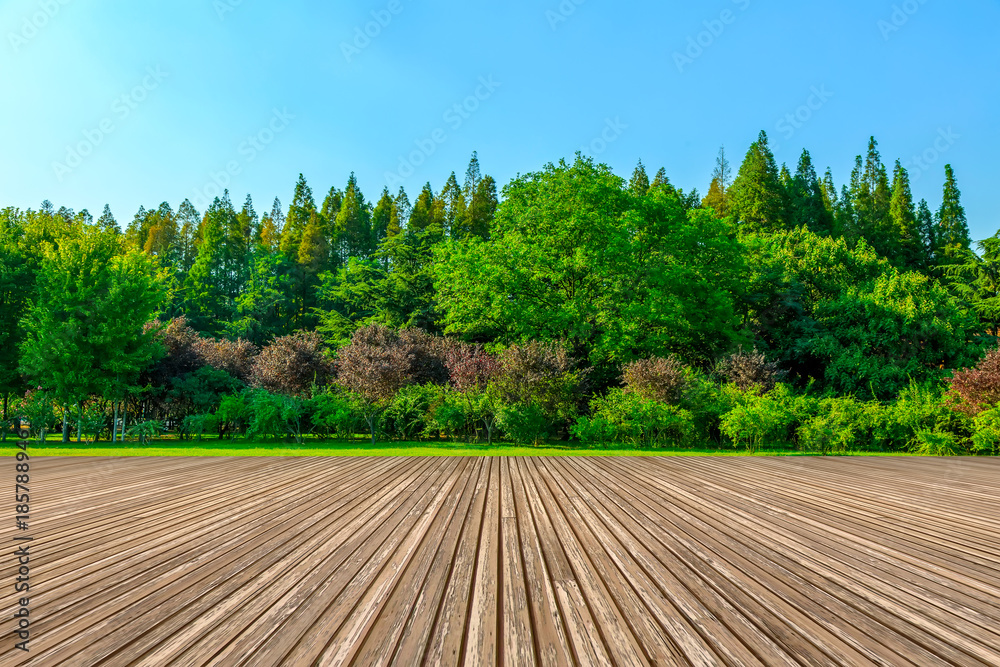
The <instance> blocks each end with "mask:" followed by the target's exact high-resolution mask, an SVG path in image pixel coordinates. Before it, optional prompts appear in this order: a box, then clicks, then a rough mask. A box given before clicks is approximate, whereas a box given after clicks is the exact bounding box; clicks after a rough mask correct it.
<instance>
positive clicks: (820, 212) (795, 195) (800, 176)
mask: <svg viewBox="0 0 1000 667" xmlns="http://www.w3.org/2000/svg"><path fill="white" fill-rule="evenodd" d="M787 191H788V208H789V210H788V218H789V222H790V223H791V225H792V226H795V227H798V226H801V225H804V226H805V227H806V228H808V229H809V230H811V231H813V232H816V233H817V234H819V235H820V236H828V235H830V234H831V233H832V232H833V212H832V210H831V209H830V208H829V207H828V202H827V201H826V200H825V199H824V196H823V185H822V183H821V182H820V180H819V177H818V176H817V175H816V168H815V167H814V166H813V162H812V157H811V156H810V155H809V151H807V150H803V151H802V155H801V156H800V157H799V164H798V167H797V168H796V170H795V176H793V177H791V179H790V181H789V185H788V187H787Z"/></svg>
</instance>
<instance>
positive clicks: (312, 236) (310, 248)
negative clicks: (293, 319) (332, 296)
mask: <svg viewBox="0 0 1000 667" xmlns="http://www.w3.org/2000/svg"><path fill="white" fill-rule="evenodd" d="M296 259H297V261H298V264H299V267H301V269H302V271H304V272H305V274H306V275H307V276H310V277H315V276H317V275H319V273H320V272H321V271H324V270H326V269H327V268H328V267H329V264H330V244H329V242H328V241H327V240H326V235H325V234H324V233H323V224H322V222H321V218H320V215H319V213H316V212H315V211H314V212H313V213H312V214H311V215H310V216H309V222H308V223H306V228H305V230H304V231H303V232H302V242H301V243H300V244H299V254H298V257H297V258H296ZM307 308H308V305H307Z"/></svg>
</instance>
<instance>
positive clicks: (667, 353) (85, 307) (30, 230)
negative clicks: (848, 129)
mask: <svg viewBox="0 0 1000 667" xmlns="http://www.w3.org/2000/svg"><path fill="white" fill-rule="evenodd" d="M944 172H945V173H944V185H943V189H942V198H941V202H940V204H939V205H938V206H936V207H934V208H933V209H932V207H931V205H930V204H928V203H927V202H926V201H920V202H914V201H913V196H912V193H911V189H910V183H909V177H908V174H907V172H906V169H905V168H903V167H902V166H901V164H900V163H899V162H898V161H897V162H896V164H895V167H894V169H893V173H892V178H891V179H890V177H889V173H888V169H887V168H886V166H885V164H884V163H883V162H882V159H881V156H880V154H879V152H878V144H877V142H876V141H875V139H874V138H872V139H871V140H870V142H869V145H868V150H867V153H866V155H864V156H858V157H857V159H856V166H855V168H854V170H853V172H852V174H851V178H850V182H849V184H847V185H844V186H843V187H842V188H841V190H840V191H839V192H838V191H837V190H836V188H835V186H834V182H833V177H832V174H831V172H830V170H829V169H827V170H826V173H825V175H824V177H823V178H820V177H819V176H818V175H817V172H816V169H815V167H814V165H813V163H812V159H811V156H810V154H809V153H808V151H803V153H802V156H801V157H800V159H799V161H798V165H797V167H796V170H795V173H794V174H792V173H791V172H790V171H789V169H788V168H787V167H786V166H784V165H782V167H781V168H780V169H779V168H778V167H777V165H776V161H775V158H774V156H773V154H772V153H771V151H770V148H769V147H768V142H767V136H766V134H765V133H763V132H762V133H761V134H760V136H759V138H758V139H757V141H755V142H754V143H753V144H752V145H751V146H750V148H749V150H748V151H747V153H746V157H745V158H744V160H743V162H742V164H741V165H740V168H739V169H738V171H737V174H736V175H735V177H733V176H732V170H731V168H730V165H729V162H728V160H727V157H726V155H725V151H724V150H720V154H719V156H718V159H717V161H716V168H715V171H714V173H713V174H712V179H711V182H710V185H709V189H708V193H707V195H706V196H705V197H704V198H702V197H701V196H700V195H699V193H698V192H697V190H691V191H688V192H684V191H683V190H681V189H679V188H676V187H675V186H673V185H672V184H671V183H670V180H669V178H668V177H667V175H666V173H665V171H664V170H663V169H660V170H659V171H658V172H657V173H656V174H655V175H654V177H653V178H652V179H650V177H649V175H648V173H647V172H646V170H645V167H644V166H643V165H642V163H641V162H640V163H639V165H638V166H637V167H636V169H635V171H634V173H633V174H632V176H631V178H630V179H629V180H626V179H624V178H621V177H619V176H617V175H615V174H614V173H613V172H612V171H611V170H610V169H609V168H608V167H606V166H605V165H601V164H595V163H594V162H593V161H592V160H590V159H588V158H585V157H583V156H581V155H577V157H576V159H575V160H574V161H572V162H567V161H565V160H561V161H560V162H558V163H555V164H552V163H550V164H547V165H545V166H544V168H543V169H541V170H539V171H537V172H532V173H528V174H525V175H520V176H518V177H517V178H515V179H513V180H512V181H511V182H510V183H509V184H508V185H507V186H506V187H505V188H503V192H502V201H500V198H499V197H498V194H497V187H496V183H495V181H494V180H493V179H492V178H491V177H490V176H488V175H482V174H481V172H480V166H479V162H478V158H477V156H476V155H475V154H473V156H472V159H471V161H470V163H469V165H468V168H467V170H466V175H465V178H464V182H463V183H462V184H460V183H459V180H458V178H457V177H456V175H455V173H454V172H453V173H452V174H451V175H450V176H449V178H448V179H447V180H446V182H445V185H444V186H443V187H442V188H441V190H440V191H438V192H437V193H435V191H434V190H433V189H432V187H431V185H430V184H429V183H428V184H426V185H425V186H424V187H423V188H422V190H421V191H420V193H419V195H417V196H416V199H415V201H414V202H413V203H412V204H411V203H410V200H409V197H408V196H407V193H406V192H405V190H404V189H402V188H400V190H399V192H398V193H396V194H395V195H393V194H391V193H389V191H388V190H387V189H384V190H383V192H382V194H381V196H380V198H379V199H378V200H377V201H374V202H372V201H369V200H367V199H366V198H365V196H364V195H363V193H362V192H361V189H360V187H359V186H358V183H357V181H356V179H355V177H354V176H353V174H352V175H351V177H350V178H349V179H348V182H347V184H346V186H345V188H344V189H343V190H340V189H338V188H337V187H332V188H331V189H330V190H329V191H328V193H327V195H326V197H325V199H324V201H323V203H322V205H318V204H317V201H316V199H315V197H314V195H313V192H312V189H311V188H310V186H309V185H308V183H307V181H306V179H305V178H304V177H303V176H302V175H300V176H299V179H298V181H297V183H296V185H295V188H294V191H293V196H292V201H291V204H290V205H289V206H288V208H287V209H285V208H284V207H283V206H282V205H281V204H280V202H279V201H278V200H277V199H276V200H275V202H274V204H273V206H272V208H271V210H270V212H268V213H265V214H264V215H258V214H257V212H256V211H255V209H254V204H253V202H252V200H251V199H250V197H249V196H248V197H247V198H246V200H245V202H244V204H243V206H242V208H241V209H239V210H237V209H236V207H234V206H233V204H232V202H231V200H230V197H229V193H228V192H226V193H225V194H224V195H223V196H221V197H219V198H217V199H216V200H215V201H214V202H213V203H212V204H211V206H210V207H209V209H208V210H207V211H205V212H204V213H199V212H198V211H196V210H195V208H194V206H192V205H191V203H190V202H189V201H185V202H183V203H181V205H180V206H179V207H178V208H177V210H176V211H174V210H173V209H172V208H171V206H170V205H169V204H166V203H164V204H161V205H160V206H159V207H157V208H156V209H150V210H147V209H145V208H141V209H140V210H139V212H138V213H137V214H136V215H135V216H134V218H133V219H132V220H131V221H130V222H129V223H128V224H127V225H126V226H125V229H124V230H122V229H121V227H120V226H119V224H118V223H117V221H116V220H115V218H114V216H113V215H112V213H111V210H110V208H109V207H105V209H104V212H103V214H102V215H101V217H100V218H99V219H98V220H96V221H94V220H93V219H92V217H91V216H90V214H89V213H88V212H87V211H81V212H79V213H75V212H74V211H72V210H70V209H66V208H60V209H58V210H56V209H55V208H54V206H52V205H51V204H49V203H48V202H45V203H43V205H42V206H41V208H40V209H38V210H37V211H36V210H30V209H29V210H27V211H20V210H17V209H13V208H7V209H3V210H2V211H0V221H2V224H0V356H2V357H3V359H2V362H3V363H2V375H0V393H2V394H3V395H4V419H5V420H6V421H7V422H8V423H12V421H13V420H14V419H17V418H20V417H21V416H23V415H28V414H31V415H34V420H33V423H35V424H38V425H41V424H46V425H48V426H50V427H51V426H52V425H53V424H56V423H57V422H59V421H61V422H62V426H63V436H64V438H68V437H70V434H71V432H72V431H76V434H77V437H78V438H80V437H82V436H83V435H85V434H87V433H92V434H94V435H95V437H96V435H99V434H101V433H106V434H108V435H109V436H110V438H111V439H117V438H119V437H120V434H121V433H123V432H125V430H126V428H127V426H126V425H128V424H131V426H132V428H131V429H130V431H131V432H132V433H134V434H138V435H140V437H143V438H145V437H146V436H147V435H152V434H153V433H155V432H157V431H158V430H162V429H163V428H170V429H172V430H176V431H178V432H179V433H181V434H182V437H188V436H190V435H193V434H197V435H200V434H202V433H203V432H205V431H206V430H207V431H209V432H214V433H216V434H217V435H226V434H229V435H232V434H241V435H253V436H255V437H256V436H262V435H267V434H271V435H278V434H291V435H292V436H293V437H295V438H296V439H299V440H301V438H302V437H303V434H305V433H309V432H316V433H348V432H350V433H353V432H354V430H356V429H358V428H362V427H363V430H365V431H367V432H369V433H370V434H371V437H372V438H373V440H374V438H375V437H376V436H377V435H378V434H379V433H382V434H385V433H390V434H392V435H393V437H400V438H404V439H405V438H408V437H432V436H433V437H445V435H448V437H456V438H458V437H465V438H471V439H486V440H492V438H493V437H494V431H496V432H497V433H501V434H503V436H504V437H507V438H510V439H514V440H517V441H531V442H536V441H539V439H544V438H548V437H557V438H579V439H583V440H587V441H593V442H598V441H602V440H605V441H619V440H621V441H625V440H627V441H628V442H631V443H633V444H662V443H664V442H668V441H669V442H681V441H684V442H694V441H697V440H702V441H711V440H714V441H716V442H719V443H722V442H729V443H735V442H742V443H744V444H746V443H747V442H750V441H753V442H758V441H760V442H763V441H774V442H785V441H788V442H794V443H799V438H800V436H801V437H803V438H806V440H808V441H809V442H813V441H814V440H815V438H813V440H809V438H812V437H813V436H814V435H815V433H817V432H819V431H817V429H820V427H819V426H816V425H815V424H813V426H807V424H811V423H812V422H810V420H811V419H819V418H820V417H821V416H823V415H825V414H827V413H829V412H830V411H831V410H833V411H834V412H836V411H837V410H840V411H842V412H843V411H845V410H846V413H850V414H851V415H853V417H851V419H852V420H854V422H856V423H855V426H857V428H858V429H861V431H863V432H864V433H866V434H867V435H866V436H865V438H867V439H868V440H869V441H870V442H882V443H883V445H881V446H888V445H885V443H886V442H890V440H891V438H890V439H886V438H882V439H881V440H880V439H879V437H877V436H876V435H874V433H875V431H873V429H874V428H875V426H872V425H871V424H872V423H874V422H872V419H875V418H874V417H871V415H872V414H875V412H878V410H880V409H882V408H881V407H879V408H877V409H876V407H873V406H882V407H884V406H892V405H897V404H899V403H900V401H904V399H905V397H906V396H910V395H911V394H913V395H919V396H921V397H923V398H926V397H928V396H930V397H932V398H935V399H936V400H938V403H942V401H943V400H944V397H945V394H946V392H949V391H950V392H952V393H950V394H948V395H949V396H951V397H952V399H950V400H952V402H953V403H954V406H953V407H954V409H952V408H947V410H948V412H947V413H941V414H937V413H935V415H936V416H934V417H933V418H931V417H928V418H927V419H928V420H930V421H928V422H927V423H924V422H921V424H923V426H921V427H920V428H916V427H913V425H912V424H911V427H912V428H911V427H906V428H904V431H905V432H907V433H909V436H908V438H906V439H904V440H905V441H906V443H911V440H912V439H913V438H916V437H918V434H919V433H925V434H926V433H931V434H936V433H947V434H950V435H949V436H948V437H951V438H953V439H955V442H957V443H960V444H962V445H963V446H969V447H971V446H972V445H971V444H970V443H972V442H973V440H972V437H973V435H974V434H975V432H976V431H975V428H974V424H973V422H974V421H975V420H976V419H978V418H979V415H980V413H982V412H989V410H991V409H992V407H993V404H992V403H989V402H986V403H979V404H976V405H978V406H979V407H977V408H975V409H972V410H968V409H965V408H962V407H961V406H962V405H965V406H966V407H967V405H966V404H968V400H967V399H966V398H962V397H963V396H964V395H963V394H961V393H955V392H954V391H953V390H954V387H953V385H952V384H951V383H950V381H949V378H950V377H952V375H953V371H955V370H958V371H959V372H961V369H969V368H973V367H975V366H976V364H977V363H979V362H980V360H981V359H982V358H983V355H984V353H985V352H986V350H987V349H989V348H990V347H992V346H995V343H996V333H997V320H998V317H1000V311H998V310H997V305H998V301H997V298H998V294H997V278H996V277H997V275H1000V274H998V272H997V270H996V268H997V255H998V251H1000V240H998V238H997V237H993V238H992V239H986V240H984V241H982V242H980V244H979V246H978V250H979V253H976V252H973V250H972V242H971V239H970V236H969V227H968V223H967V220H966V217H965V213H964V209H963V208H962V204H961V194H960V192H959V189H958V185H957V181H956V176H955V173H954V170H953V169H952V167H951V166H950V165H947V166H946V167H945V170H944ZM739 369H742V370H739ZM754 369H756V370H754ZM970 372H971V371H970ZM741 373H742V375H741ZM746 377H755V378H757V379H755V380H753V381H748V380H746V379H745V378H746ZM955 377H958V376H955ZM740 378H744V379H740ZM657 387H659V388H657ZM664 387H668V388H667V389H664ZM782 392H784V393H782ZM907 392H909V393H907ZM914 392H916V393H914ZM697 396H700V397H701V398H700V399H697V400H696V398H695V397H697ZM781 396H784V398H781ZM706 397H714V398H711V400H710V399H709V398H706ZM923 398H921V399H920V400H923ZM824 400H826V401H840V402H839V403H837V404H836V405H835V406H834V405H833V404H824V403H822V401H824ZM906 400H909V399H906ZM914 400H916V399H914ZM928 400H930V399H928ZM692 401H694V402H692ZM699 401H701V402H699ZM706 401H707V402H706ZM767 401H772V402H774V401H777V402H778V403H781V405H784V406H785V407H784V408H781V409H778V408H776V407H775V405H777V404H778V403H775V405H771V404H768V403H767ZM782 401H784V403H782ZM845 401H846V403H845ZM851 401H853V403H851ZM963 401H965V403H963ZM904 402H905V401H904ZM911 402H912V401H911ZM931 402H933V401H931ZM945 402H947V401H945ZM9 404H10V405H13V406H14V409H13V410H9V409H8V408H9ZM786 404H787V405H786ZM792 405H797V406H798V407H794V408H793V407H788V406H792ZM711 406H714V407H711ZM719 406H723V408H724V409H723V408H720V407H719ZM753 406H756V407H753ZM762 406H763V407H762ZM803 406H806V407H803ZM809 406H811V407H809ZM822 406H825V407H822ZM831 406H832V407H831ZM845 406H847V407H845ZM852 406H853V407H852ZM858 406H860V407H858ZM956 406H957V407H956ZM786 408H787V409H786ZM834 408H836V409H834ZM886 409H888V408H886ZM754 410H756V412H754ZM783 410H784V412H783ZM873 410H874V411H875V412H872V411H873ZM963 410H964V411H963ZM12 412H17V413H18V414H16V415H12V414H11V413H12ZM890 412H891V411H890ZM904 412H905V410H904ZM767 414H769V415H771V416H773V415H775V414H786V415H792V414H795V415H797V416H796V417H795V418H794V420H792V421H788V422H787V423H785V424H784V426H782V427H775V428H772V429H771V430H770V431H768V430H767V428H765V426H764V425H763V422H761V421H760V419H762V417H761V415H767ZM879 414H881V413H879ZM887 414H888V413H887ZM893 414H895V413H893ZM123 415H124V416H125V417H124V419H123V418H122V416H123ZM740 415H742V417H740ZM864 415H867V416H864ZM942 415H943V416H942ZM955 415H957V416H955ZM740 419H743V421H740ZM261 420H263V421H261ZM865 420H867V421H865ZM963 420H964V421H963ZM765 421H766V420H765ZM876 421H877V419H876ZM854 422H852V423H854ZM862 422H864V423H866V424H868V425H867V426H865V427H864V428H862V427H861V426H858V424H861V423H862ZM403 424H408V425H406V426H401V425H403ZM737 424H739V425H738V426H737ZM955 424H961V426H955ZM824 428H825V427H824ZM831 428H832V427H831ZM887 428H888V427H887ZM352 429H354V430H352ZM636 429H638V430H636ZM741 429H742V430H741ZM746 429H750V431H753V430H754V429H756V432H757V433H758V436H759V438H758V436H754V437H752V438H750V440H747V438H748V437H749V436H746V437H745V433H744V431H746ZM775 429H776V430H775ZM810 429H811V430H810ZM866 429H867V430H866ZM906 429H909V430H906ZM942 429H943V430H942ZM963 429H964V430H963ZM820 430H822V429H820ZM831 432H832V431H831ZM741 433H744V434H743V435H740V434H741ZM762 433H763V435H761V434H762ZM824 433H825V431H824ZM810 434H812V435H810ZM817 437H818V436H817ZM920 437H922V438H923V437H924V436H923V435H921V436H920ZM927 437H932V436H927ZM933 437H936V436H933ZM933 437H932V439H933ZM754 438H757V439H756V440H755V439H754ZM820 439H822V438H820ZM925 439H926V438H925ZM863 441H864V438H859V440H858V442H859V443H860V442H863ZM891 441H892V442H894V443H895V445H893V446H902V445H901V444H900V443H901V442H903V441H902V440H899V438H896V440H891ZM803 442H805V441H803ZM949 442H950V441H949ZM911 444H912V443H911Z"/></svg>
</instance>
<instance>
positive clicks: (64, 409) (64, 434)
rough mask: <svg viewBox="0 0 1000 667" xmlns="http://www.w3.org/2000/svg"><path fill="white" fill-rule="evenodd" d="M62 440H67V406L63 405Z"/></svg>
mask: <svg viewBox="0 0 1000 667" xmlns="http://www.w3.org/2000/svg"><path fill="white" fill-rule="evenodd" d="M62 441H63V442H69V406H68V405H64V406H63V431H62Z"/></svg>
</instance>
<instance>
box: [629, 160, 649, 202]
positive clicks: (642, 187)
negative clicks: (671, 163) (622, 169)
mask: <svg viewBox="0 0 1000 667" xmlns="http://www.w3.org/2000/svg"><path fill="white" fill-rule="evenodd" d="M628 189H629V192H631V193H632V194H633V195H635V196H636V197H642V196H644V195H645V194H646V193H647V192H648V191H649V175H648V174H646V167H644V166H643V165H642V160H639V164H637V165H636V167H635V171H633V172H632V180H631V181H629V184H628Z"/></svg>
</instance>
